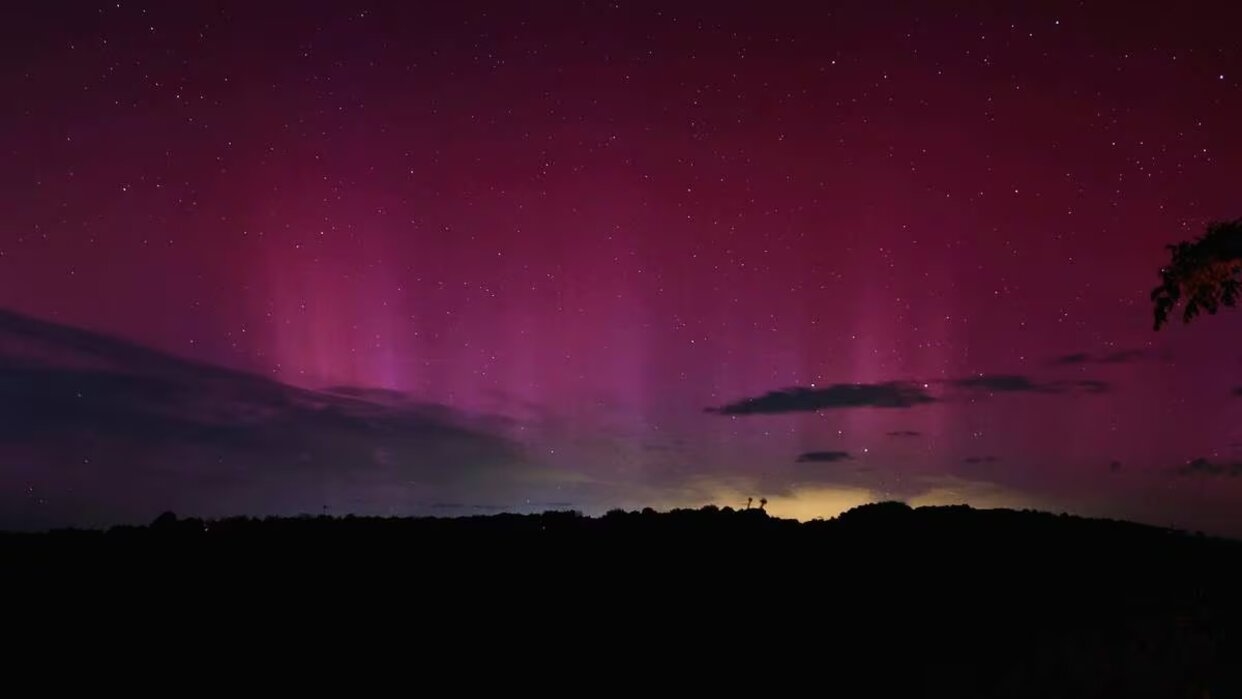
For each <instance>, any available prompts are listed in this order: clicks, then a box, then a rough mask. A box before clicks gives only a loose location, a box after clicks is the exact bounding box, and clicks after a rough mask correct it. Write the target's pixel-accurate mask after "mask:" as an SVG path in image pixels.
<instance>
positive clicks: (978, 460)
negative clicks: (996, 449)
mask: <svg viewBox="0 0 1242 699" xmlns="http://www.w3.org/2000/svg"><path fill="white" fill-rule="evenodd" d="M998 461H1000V457H996V456H968V457H966V458H965V459H962V463H964V464H994V463H997V462H998Z"/></svg>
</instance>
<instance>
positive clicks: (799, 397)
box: [707, 381, 936, 415]
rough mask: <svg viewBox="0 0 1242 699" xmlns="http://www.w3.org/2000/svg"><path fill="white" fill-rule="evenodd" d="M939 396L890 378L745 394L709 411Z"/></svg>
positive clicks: (887, 404)
mask: <svg viewBox="0 0 1242 699" xmlns="http://www.w3.org/2000/svg"><path fill="white" fill-rule="evenodd" d="M934 402H936V399H935V398H934V397H933V396H931V395H929V394H928V393H927V391H926V390H925V389H924V388H923V387H921V386H919V385H916V384H913V383H909V382H902V381H890V382H888V383H878V384H834V385H832V386H827V387H824V388H802V387H795V388H786V389H782V390H779V391H771V392H768V393H765V394H764V395H762V396H757V397H754V398H743V399H741V400H738V401H735V402H733V403H727V404H725V405H723V406H721V407H718V408H707V412H709V413H719V414H721V415H757V414H779V413H801V412H816V411H819V410H832V409H837V408H912V407H914V406H916V405H924V404H927V403H934Z"/></svg>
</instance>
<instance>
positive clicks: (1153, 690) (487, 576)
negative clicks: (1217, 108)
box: [0, 503, 1242, 697]
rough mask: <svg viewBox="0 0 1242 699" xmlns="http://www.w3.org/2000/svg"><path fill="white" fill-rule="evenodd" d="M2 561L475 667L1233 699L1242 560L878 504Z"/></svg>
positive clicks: (412, 522)
mask: <svg viewBox="0 0 1242 699" xmlns="http://www.w3.org/2000/svg"><path fill="white" fill-rule="evenodd" d="M0 556H2V557H3V559H4V560H6V561H9V562H10V563H11V564H12V565H11V566H10V570H13V571H20V572H21V573H22V575H21V577H23V578H25V579H26V580H27V581H28V582H31V583H35V584H34V585H33V586H32V589H35V588H41V587H42V586H44V585H46V584H47V583H48V581H61V582H63V581H66V580H82V579H93V580H96V581H98V583H101V584H105V585H106V586H108V587H109V589H111V588H112V587H113V586H115V587H116V588H117V589H120V590H122V591H123V592H127V593H128V594H129V595H130V596H136V597H138V598H140V600H141V602H140V603H138V604H137V605H136V606H134V607H130V608H127V609H131V610H132V609H138V608H142V607H143V605H146V606H150V607H152V608H157V609H176V608H178V606H177V604H176V603H173V604H172V606H164V605H166V604H168V602H167V600H169V599H171V600H180V602H181V603H182V604H184V603H185V601H186V600H203V599H208V600H212V599H214V600H215V601H216V602H217V603H219V604H222V605H239V604H240V605H243V606H244V605H246V604H248V603H254V602H255V600H256V599H269V597H266V596H265V595H271V594H272V593H273V592H274V591H279V594H278V596H279V597H280V598H281V599H282V600H283V602H282V603H283V604H287V605H290V606H291V608H292V609H293V610H296V611H294V613H295V614H301V615H311V616H314V617H315V618H321V617H325V616H328V617H330V616H331V615H332V614H333V612H329V611H328V610H337V611H338V612H339V611H340V610H348V612H347V613H348V614H354V615H359V614H360V615H363V616H366V614H375V613H378V614H379V616H376V617H367V618H373V620H380V619H387V618H388V616H387V615H388V614H390V613H391V611H389V612H384V611H383V610H386V609H387V610H391V609H393V608H402V607H406V606H409V607H411V608H416V609H417V610H418V613H417V615H416V618H417V620H418V621H417V623H418V624H419V625H420V628H421V629H422V630H421V631H418V632H417V633H419V634H427V635H430V636H434V637H436V638H441V637H443V638H449V637H451V638H454V639H458V641H460V642H461V643H467V644H469V646H468V647H469V648H471V650H469V651H466V652H468V653H471V654H477V658H475V659H476V660H477V661H478V662H485V658H487V657H490V656H489V655H488V654H489V653H491V652H497V653H501V652H502V651H503V653H507V654H510V655H512V654H513V653H518V652H523V653H539V654H543V653H562V654H582V653H583V649H582V648H581V647H579V646H580V645H581V644H583V643H587V642H588V641H587V639H590V640H589V643H590V644H591V647H592V648H593V649H594V650H593V651H592V653H596V654H598V653H634V652H638V653H641V654H642V657H643V658H646V660H643V661H641V662H643V663H645V664H647V666H648V669H649V670H650V668H651V666H652V665H651V664H652V663H654V664H659V665H660V666H661V667H668V668H671V669H674V670H676V671H677V672H679V673H683V675H684V673H691V674H693V672H698V671H702V672H707V671H709V670H708V668H707V667H705V666H702V665H701V664H699V663H701V662H710V663H712V665H711V667H715V668H717V670H714V671H721V670H720V668H725V667H728V664H729V663H732V662H745V663H746V667H747V668H751V669H753V671H755V672H760V671H761V670H762V671H763V672H771V673H781V676H782V677H783V678H785V679H790V678H791V677H805V678H808V679H811V678H814V677H815V676H817V674H818V673H819V672H820V670H822V671H824V672H828V671H831V672H833V673H834V674H835V676H840V675H841V674H842V673H847V672H848V673H851V674H853V675H857V676H863V677H865V678H866V681H867V682H868V686H870V687H871V688H872V690H873V691H872V692H871V693H869V694H868V695H875V696H893V694H892V692H903V693H905V695H907V696H959V697H964V696H978V697H984V696H987V697H1001V696H1015V697H1017V696H1021V697H1037V696H1042V697H1047V696H1062V697H1068V696H1101V697H1102V696H1127V697H1134V696H1160V697H1202V696H1215V697H1225V696H1239V694H1238V693H1237V692H1238V691H1239V690H1240V689H1242V685H1240V684H1239V683H1238V675H1239V672H1238V669H1237V668H1238V662H1237V660H1238V659H1239V658H1240V657H1242V656H1239V654H1238V651H1239V650H1240V649H1242V646H1240V645H1239V629H1240V628H1242V626H1240V622H1242V613H1240V612H1242V604H1240V603H1239V593H1238V590H1237V584H1236V581H1237V579H1238V577H1237V574H1238V572H1239V570H1240V569H1242V566H1240V565H1239V564H1240V563H1242V543H1240V542H1236V541H1232V540H1224V539H1216V538H1211V537H1204V536H1201V535H1193V534H1187V533H1183V532H1178V531H1173V530H1168V529H1161V528H1156V527H1150V526H1145V525H1138V524H1132V523H1125V522H1116V521H1108V520H1093V519H1083V518H1079V517H1072V516H1065V515H1051V514H1047V513H1040V512H1032V511H1011V510H974V509H971V508H969V507H965V506H957V507H921V508H917V509H912V508H910V507H908V506H906V505H904V504H901V503H880V504H875V505H868V506H863V507H859V508H855V509H853V510H850V511H848V512H846V513H844V514H842V515H841V516H839V517H837V518H835V519H832V520H826V521H812V522H805V523H799V522H796V521H792V520H783V519H778V518H774V517H770V516H768V515H766V514H765V513H764V512H762V511H761V510H758V509H750V510H732V509H729V508H723V509H719V508H715V507H706V508H703V509H699V510H674V511H671V512H665V513H659V512H655V511H653V510H644V511H641V512H623V511H614V512H610V513H608V514H607V515H605V516H602V517H598V518H592V517H585V516H582V515H580V514H578V513H575V512H546V513H543V514H538V515H510V514H498V515H492V516H477V517H464V518H451V519H448V518H368V517H344V518H332V517H327V516H314V517H312V516H305V517H300V518H268V519H248V518H234V519H225V520H215V521H204V520H199V519H179V518H177V517H176V516H175V515H173V514H171V513H168V514H166V515H164V516H161V517H160V518H159V519H157V520H156V521H155V522H153V523H152V524H151V525H150V526H146V527H116V528H112V529H110V530H107V531H70V530H66V531H53V532H48V533H42V534H31V533H10V534H5V535H2V536H0ZM99 571H108V576H104V577H101V576H99V575H98V573H99ZM92 575H93V576H94V577H93V578H92V577H90V576H92ZM109 576H110V577H109ZM52 587H53V588H54V587H56V585H55V584H53V585H52ZM41 592H42V593H44V594H49V593H48V592H47V589H46V588H43V589H42V590H41ZM136 592H137V593H138V594H136V595H135V593H136ZM96 593H99V594H104V593H100V592H99V591H98V590H96ZM124 598H126V597H124V595H122V597H120V598H111V599H113V600H115V599H124ZM294 600H296V601H294ZM196 603H197V602H196ZM361 609H366V610H369V611H368V612H367V613H363V612H361V611H359V610H361ZM503 638H508V639H510V640H509V641H505V642H499V641H498V640H497V639H503ZM519 638H521V639H525V642H524V643H523V642H519V641H518V639H519ZM480 639H491V641H488V640H480ZM493 643H496V644H498V646H499V647H495V646H494V645H492V644H493ZM512 644H516V645H512ZM517 646H524V647H523V648H521V649H520V650H519V648H518V647H517ZM485 647H486V648H489V649H491V650H484V648H485ZM472 657H474V656H472ZM566 657H568V656H566ZM694 658H699V659H700V660H694ZM703 658H707V659H708V660H706V661H704V660H702V659H703ZM595 662H604V661H602V660H601V659H600V658H599V657H596V658H595ZM718 664H723V665H718ZM692 667H698V668H699V670H691V668H692ZM829 668H831V670H829ZM820 679H821V681H822V679H823V678H822V677H821V678H820Z"/></svg>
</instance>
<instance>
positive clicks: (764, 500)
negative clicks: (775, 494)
mask: <svg viewBox="0 0 1242 699" xmlns="http://www.w3.org/2000/svg"><path fill="white" fill-rule="evenodd" d="M767 506H768V499H767V498H759V509H761V510H763V508H765V507H767ZM764 511H765V512H766V511H767V510H764Z"/></svg>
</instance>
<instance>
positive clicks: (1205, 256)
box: [1151, 219, 1242, 330]
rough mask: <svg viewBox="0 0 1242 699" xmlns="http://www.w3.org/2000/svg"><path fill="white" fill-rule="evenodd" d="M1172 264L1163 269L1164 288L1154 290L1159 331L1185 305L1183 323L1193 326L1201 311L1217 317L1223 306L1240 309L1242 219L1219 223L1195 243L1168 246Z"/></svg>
mask: <svg viewBox="0 0 1242 699" xmlns="http://www.w3.org/2000/svg"><path fill="white" fill-rule="evenodd" d="M1167 247H1168V249H1169V252H1170V253H1171V259H1170V260H1169V263H1168V264H1167V265H1165V266H1164V267H1162V268H1161V269H1160V285H1159V286H1157V287H1156V288H1155V289H1152V292H1151V300H1152V303H1153V305H1154V312H1155V328H1156V330H1159V329H1160V328H1161V326H1163V325H1164V324H1165V323H1166V322H1167V321H1168V319H1169V313H1170V312H1171V311H1172V310H1173V309H1174V308H1175V307H1176V306H1177V305H1178V304H1179V303H1182V304H1183V308H1182V322H1185V323H1189V322H1190V321H1191V320H1192V319H1194V317H1195V316H1197V315H1199V313H1200V312H1201V311H1207V313H1208V315H1214V314H1215V313H1216V311H1218V310H1219V309H1220V307H1221V306H1225V307H1228V308H1233V307H1234V306H1235V305H1237V301H1238V293H1239V289H1240V285H1242V280H1239V278H1238V276H1239V272H1242V219H1237V220H1234V221H1216V222H1213V223H1211V224H1208V227H1207V231H1206V232H1205V233H1204V234H1203V235H1201V236H1199V237H1198V238H1195V239H1194V240H1188V241H1182V242H1180V243H1175V244H1173V245H1169V246H1167Z"/></svg>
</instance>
